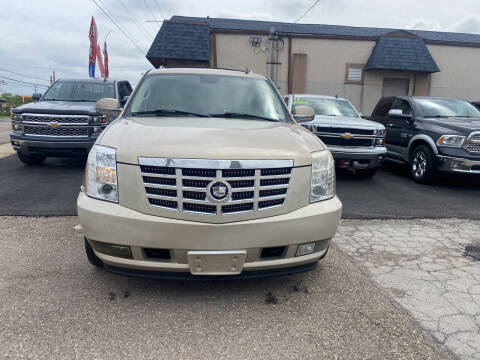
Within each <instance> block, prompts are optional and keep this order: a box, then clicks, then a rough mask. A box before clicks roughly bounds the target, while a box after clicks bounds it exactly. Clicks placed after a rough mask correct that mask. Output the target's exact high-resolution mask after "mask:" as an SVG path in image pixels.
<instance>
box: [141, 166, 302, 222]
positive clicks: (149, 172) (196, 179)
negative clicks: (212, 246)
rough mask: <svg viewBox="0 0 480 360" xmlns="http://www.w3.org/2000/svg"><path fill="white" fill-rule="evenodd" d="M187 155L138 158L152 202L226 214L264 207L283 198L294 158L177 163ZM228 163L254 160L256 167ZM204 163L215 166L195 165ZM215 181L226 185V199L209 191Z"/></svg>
mask: <svg viewBox="0 0 480 360" xmlns="http://www.w3.org/2000/svg"><path fill="white" fill-rule="evenodd" d="M183 160H187V159H158V158H139V164H140V171H141V175H142V180H143V181H142V182H143V184H144V187H145V196H146V198H147V201H148V204H149V205H150V206H153V207H160V208H163V209H167V210H172V211H178V212H190V213H199V214H207V215H219V216H222V215H228V214H236V213H245V212H257V211H262V210H266V209H270V208H273V207H280V206H282V205H283V204H284V203H285V200H286V197H287V195H288V186H289V184H290V176H291V173H292V167H293V161H291V160H278V161H277V160H265V161H249V160H241V161H239V160H237V161H231V162H230V161H228V160H188V161H190V165H191V167H184V166H183V164H181V163H180V164H175V163H177V162H179V161H180V162H182V161H183ZM225 163H230V166H231V165H232V164H235V165H236V166H239V165H238V164H240V163H241V166H242V167H248V166H253V165H255V168H247V169H245V168H240V169H230V168H228V169H225V168H223V167H227V166H225V165H224V164H225ZM157 164H158V165H157ZM165 164H172V166H164V165H165ZM202 164H206V165H208V166H210V167H215V168H206V167H203V168H199V167H197V166H202ZM186 165H189V164H188V163H187V164H186ZM216 183H220V184H224V185H225V187H227V189H228V190H227V191H228V195H227V196H226V198H225V199H222V200H215V199H214V198H213V195H212V193H211V192H210V193H209V191H211V190H210V188H211V187H212V186H215V184H216Z"/></svg>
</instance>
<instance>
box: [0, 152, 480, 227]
mask: <svg viewBox="0 0 480 360" xmlns="http://www.w3.org/2000/svg"><path fill="white" fill-rule="evenodd" d="M84 166H85V164H84V162H83V161H82V160H74V159H47V161H46V162H45V164H44V165H42V166H38V167H28V166H26V165H24V164H22V163H21V162H20V161H19V160H18V159H17V157H16V156H15V155H11V156H7V157H4V158H0V169H1V174H2V175H1V176H0V199H2V201H1V202H0V215H27V216H61V215H76V213H77V212H76V204H75V203H76V197H77V195H78V192H79V189H80V185H81V184H82V181H83V169H84ZM7 175H8V176H7ZM337 178H338V181H337V192H338V196H339V197H340V199H341V200H342V202H343V206H344V209H343V218H345V219H408V218H462V219H480V203H479V202H478V201H475V199H478V198H480V178H479V177H466V176H444V177H442V179H441V180H440V181H439V182H438V183H437V184H435V185H431V186H425V185H420V184H417V183H415V182H413V181H412V180H411V179H410V177H409V173H408V168H406V167H404V166H398V165H397V164H386V165H385V166H384V168H383V169H382V170H381V171H379V173H378V174H377V175H376V176H375V177H374V178H373V179H361V178H358V177H357V176H355V175H354V174H352V173H349V172H347V171H340V172H338V176H337Z"/></svg>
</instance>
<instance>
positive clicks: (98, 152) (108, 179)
mask: <svg viewBox="0 0 480 360" xmlns="http://www.w3.org/2000/svg"><path fill="white" fill-rule="evenodd" d="M85 186H86V193H87V195H89V196H91V197H94V198H97V199H101V200H107V201H112V202H118V188H117V159H116V155H115V149H114V148H111V147H108V146H102V145H94V146H93V147H92V150H90V153H89V154H88V160H87V167H86V174H85Z"/></svg>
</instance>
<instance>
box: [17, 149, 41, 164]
mask: <svg viewBox="0 0 480 360" xmlns="http://www.w3.org/2000/svg"><path fill="white" fill-rule="evenodd" d="M17 155H18V158H19V159H20V161H21V162H23V163H24V164H25V165H29V166H34V165H41V164H43V162H44V161H45V159H46V157H45V156H41V155H28V154H24V153H20V152H19V153H17Z"/></svg>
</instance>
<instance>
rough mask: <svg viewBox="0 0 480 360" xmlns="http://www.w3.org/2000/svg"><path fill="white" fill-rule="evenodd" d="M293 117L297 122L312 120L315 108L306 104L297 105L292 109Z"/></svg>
mask: <svg viewBox="0 0 480 360" xmlns="http://www.w3.org/2000/svg"><path fill="white" fill-rule="evenodd" d="M293 118H294V119H295V120H296V121H297V122H298V123H303V122H308V121H312V120H313V119H315V110H313V108H312V107H310V106H307V105H297V106H295V109H294V110H293Z"/></svg>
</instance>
